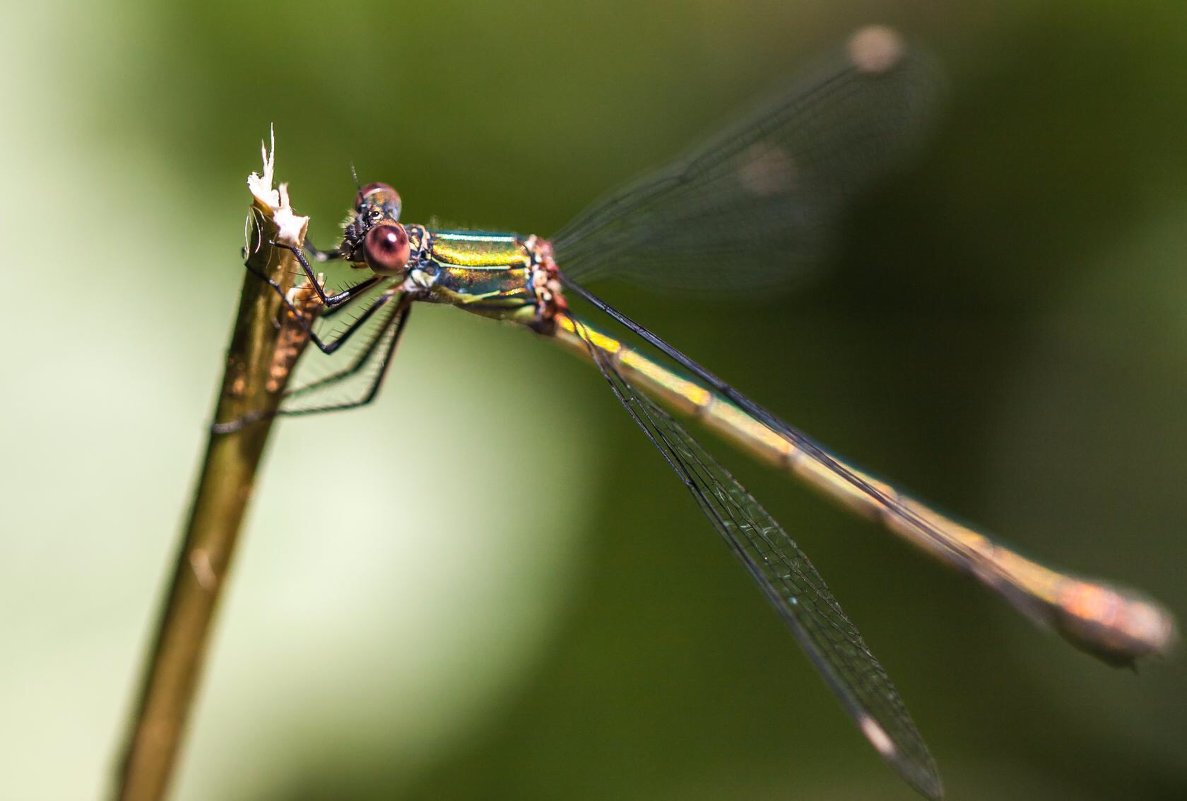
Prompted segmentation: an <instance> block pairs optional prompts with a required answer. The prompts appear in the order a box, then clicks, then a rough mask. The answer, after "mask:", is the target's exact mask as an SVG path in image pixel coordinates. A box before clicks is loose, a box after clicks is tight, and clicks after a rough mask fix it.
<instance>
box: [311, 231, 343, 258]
mask: <svg viewBox="0 0 1187 801" xmlns="http://www.w3.org/2000/svg"><path fill="white" fill-rule="evenodd" d="M305 252H306V253H308V254H309V255H310V256H312V257H313V260H314V261H316V262H317V263H318V264H323V263H325V262H327V261H333V260H335V259H340V258H342V252H341V251H340V250H338V248H334V249H333V250H319V249H318V247H317V246H316V245H314V244H313V243H312V242H310V241H309V237H305Z"/></svg>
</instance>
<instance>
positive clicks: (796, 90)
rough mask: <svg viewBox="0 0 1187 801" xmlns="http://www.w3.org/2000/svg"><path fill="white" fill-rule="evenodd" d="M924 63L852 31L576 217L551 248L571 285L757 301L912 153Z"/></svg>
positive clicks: (804, 262)
mask: <svg viewBox="0 0 1187 801" xmlns="http://www.w3.org/2000/svg"><path fill="white" fill-rule="evenodd" d="M938 87H939V81H938V79H937V76H936V73H935V70H934V69H933V67H932V65H931V62H930V61H929V60H928V59H927V58H926V57H925V56H924V55H923V54H920V53H914V52H910V51H908V50H907V48H906V46H905V45H904V43H903V42H902V40H901V39H899V37H898V35H897V34H896V33H894V32H893V31H891V30H889V29H887V28H882V27H871V28H866V29H863V30H862V31H859V32H858V33H857V34H856V35H854V36H853V37H852V39H851V40H850V41H849V44H848V46H847V47H846V48H845V50H844V52H843V53H842V54H841V55H840V56H834V57H833V58H831V59H828V60H826V61H824V62H823V63H821V64H818V65H817V66H816V67H815V68H814V69H812V70H810V71H809V72H808V73H807V74H806V75H804V76H803V77H802V78H801V79H800V80H799V81H797V82H795V83H794V84H792V86H790V87H789V88H788V89H787V90H785V91H784V92H783V93H782V94H781V95H780V96H779V97H777V98H776V99H775V100H773V101H772V102H770V103H769V104H767V105H766V106H765V107H763V108H761V109H760V110H759V111H757V112H756V113H754V114H752V115H750V116H749V117H748V118H746V119H744V120H743V121H742V122H740V123H738V124H737V125H734V126H733V127H731V128H728V129H727V130H725V131H723V132H721V133H720V134H718V135H717V136H716V137H714V138H712V139H711V140H709V141H708V142H706V143H705V144H704V145H702V146H701V147H700V148H699V149H697V150H695V151H693V152H691V153H689V154H688V155H686V156H685V157H684V158H682V159H679V160H677V161H676V162H674V163H672V164H671V165H669V166H668V167H665V168H663V169H661V170H659V171H657V172H655V173H654V174H652V175H650V176H647V177H646V178H644V179H643V180H641V181H639V182H637V183H635V184H634V185H632V186H629V187H627V188H626V189H624V190H623V191H621V192H619V193H617V194H614V195H610V196H609V197H607V198H605V199H603V200H602V201H601V202H599V203H597V204H595V205H594V206H592V207H591V208H589V209H587V210H586V211H585V212H583V213H582V214H581V215H579V216H578V217H577V218H576V219H575V220H573V221H572V222H571V223H570V224H569V225H567V226H566V227H565V228H564V229H562V230H561V231H560V232H559V233H558V234H556V236H554V237H553V238H552V242H553V246H554V250H555V253H556V256H557V261H558V263H559V264H560V266H561V268H562V269H564V271H565V272H566V273H567V274H568V275H569V276H571V277H572V278H574V279H578V280H588V279H593V278H605V277H617V278H623V279H626V280H630V281H633V282H636V283H641V284H647V285H652V286H657V287H679V288H686V289H692V290H694V291H696V290H700V291H707V290H720V289H722V288H730V287H735V288H739V289H758V288H763V287H770V286H775V285H778V284H781V283H786V282H788V281H790V280H793V279H794V278H795V277H797V276H800V275H802V274H803V272H804V270H805V268H806V267H808V266H810V265H811V264H812V263H813V262H815V261H818V260H819V259H820V257H821V256H822V254H823V253H824V252H825V251H826V249H827V246H828V244H829V242H828V240H829V233H830V229H831V228H832V227H833V225H832V224H833V222H834V221H835V219H836V217H837V214H838V212H839V211H840V210H841V209H842V207H843V206H844V205H845V204H846V203H847V202H848V201H849V200H850V199H851V198H853V196H854V195H856V194H857V193H859V192H860V191H862V190H863V189H864V188H866V187H867V186H868V185H869V184H870V183H871V181H873V180H874V179H876V178H877V177H879V176H880V175H882V174H884V173H885V172H887V171H888V170H889V169H890V168H892V167H893V166H895V165H896V164H898V163H900V162H901V161H902V160H903V158H904V156H905V155H907V154H909V153H910V152H911V150H912V149H913V146H915V145H917V144H918V143H919V142H920V141H921V139H922V134H923V132H924V130H925V128H926V127H927V125H926V123H927V122H928V120H929V118H930V117H931V111H932V109H933V107H934V106H935V104H936V99H937V95H938V94H939V93H938Z"/></svg>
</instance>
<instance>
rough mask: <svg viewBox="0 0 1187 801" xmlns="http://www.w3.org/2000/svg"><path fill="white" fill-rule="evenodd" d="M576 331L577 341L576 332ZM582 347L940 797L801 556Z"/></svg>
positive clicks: (809, 642)
mask: <svg viewBox="0 0 1187 801" xmlns="http://www.w3.org/2000/svg"><path fill="white" fill-rule="evenodd" d="M577 330H578V333H579V335H582V331H583V328H582V326H581V325H580V324H578V326H577ZM586 344H587V346H588V348H589V352H590V355H591V356H592V358H593V359H594V361H595V362H596V363H597V365H598V367H599V368H600V369H601V371H602V374H603V375H604V376H605V377H606V380H607V381H608V382H609V383H610V386H611V388H612V389H613V390H614V394H615V395H616V396H617V397H618V400H619V401H620V402H621V403H622V405H623V407H624V408H626V410H627V412H629V413H630V415H631V417H632V418H634V420H635V422H636V423H637V424H638V425H639V427H640V428H641V429H643V431H644V433H646V434H647V437H648V438H649V439H650V440H651V441H652V443H653V444H654V445H655V446H656V447H657V448H658V449H659V451H660V452H661V453H662V454H663V455H664V458H665V459H666V460H667V462H668V464H669V465H670V466H671V467H672V469H673V470H675V471H676V474H677V475H679V476H680V478H681V480H682V481H683V482H684V484H685V486H686V487H688V490H689V492H691V493H692V495H693V497H694V498H695V499H696V501H697V504H698V505H699V506H700V507H701V511H702V512H704V514H705V516H706V517H708V518H709V521H710V522H711V523H712V524H713V526H714V527H715V528H716V529H717V531H718V532H719V533H720V534H721V536H722V537H723V538H725V541H726V543H727V544H728V545H729V546H730V548H731V550H733V552H734V554H735V555H736V556H737V557H738V558H739V559H740V560H741V561H742V564H743V565H745V567H746V569H747V570H748V571H749V572H750V575H751V576H752V577H753V578H754V580H755V581H756V582H757V583H758V586H759V588H760V589H761V590H762V591H763V594H764V595H766V596H767V599H768V600H769V601H770V602H771V603H772V604H773V605H774V606H775V608H776V609H777V610H778V611H779V614H780V615H781V616H782V617H783V619H784V620H785V621H786V622H787V625H788V626H789V627H790V628H791V631H792V634H794V635H795V638H796V639H797V640H798V641H799V643H800V645H801V646H802V647H803V649H804V651H805V652H807V654H808V658H809V659H811V660H812V663H813V664H814V665H815V667H816V669H817V670H818V671H819V672H820V674H821V676H823V678H824V680H825V682H826V683H827V684H828V686H829V687H830V688H832V690H833V692H834V693H836V695H837V697H838V698H839V699H840V701H841V705H842V706H843V707H844V708H845V710H846V712H848V713H849V715H850V717H852V718H853V720H854V722H855V723H857V726H858V728H859V729H860V730H861V732H862V734H863V735H865V737H866V739H867V740H869V741H870V743H871V744H872V745H873V746H874V748H875V749H876V750H877V751H878V753H880V754H881V755H882V757H883V758H884V759H886V760H887V761H888V762H889V763H890V764H891V765H892V766H893V767H894V768H895V770H897V771H898V772H899V774H900V775H901V776H902V777H903V778H904V779H906V781H907V782H908V783H909V784H911V785H912V786H913V787H915V788H916V789H917V790H919V791H920V792H922V793H923V794H924V795H926V796H928V797H929V798H940V796H941V795H942V793H943V789H942V786H941V782H940V777H939V773H938V771H937V769H936V765H935V762H934V760H933V759H932V756H931V754H930V753H929V752H928V750H927V746H926V745H925V744H924V742H923V738H922V736H921V735H920V734H919V731H918V730H917V729H916V728H915V724H914V722H913V721H912V720H911V716H910V714H909V713H908V712H907V709H906V706H905V705H904V704H903V702H902V699H900V698H899V694H898V691H897V690H896V689H895V687H894V684H893V683H892V682H891V681H890V678H889V677H888V676H887V675H886V671H885V670H884V669H883V667H882V665H881V664H880V663H879V662H878V660H877V659H876V658H875V657H874V655H873V654H871V653H870V650H869V648H867V647H866V644H865V642H863V641H862V638H861V635H860V634H859V633H858V632H857V628H856V627H855V626H854V625H853V623H852V622H851V621H850V620H849V618H848V617H846V615H845V613H844V612H843V611H842V610H841V607H840V604H838V603H837V601H836V599H835V598H833V596H832V593H831V592H829V589H828V587H827V586H826V585H825V583H824V579H822V578H821V577H820V574H819V573H817V572H816V569H815V568H814V567H812V564H811V563H810V562H809V561H808V557H807V556H805V555H804V553H803V551H801V550H800V549H799V546H797V545H796V544H795V542H794V541H793V540H792V539H791V537H790V536H788V534H787V532H785V531H784V530H783V529H782V528H781V527H780V526H779V524H778V523H776V522H775V520H774V519H773V518H772V517H771V516H770V514H769V513H768V512H767V511H766V510H765V509H763V507H762V506H761V505H759V503H758V501H756V500H755V499H754V498H753V497H751V496H750V494H749V493H748V492H747V491H746V490H745V489H744V488H743V487H742V485H741V484H739V483H738V481H737V479H735V478H734V477H733V476H732V475H730V473H729V472H728V471H727V470H726V469H725V468H724V467H722V466H721V464H720V463H718V462H717V461H716V460H715V459H714V458H713V457H712V456H710V455H709V453H708V452H707V451H705V449H704V448H702V447H701V446H700V445H699V444H698V443H697V442H696V441H695V440H694V439H693V438H692V436H691V435H690V434H689V433H688V432H687V431H686V430H685V429H684V428H683V427H682V426H681V425H680V424H679V423H677V422H676V421H675V420H673V419H672V418H671V417H670V416H669V415H668V414H667V413H666V412H664V411H663V410H662V409H660V408H659V407H658V406H656V405H655V404H654V403H653V402H652V401H651V400H650V399H648V398H646V397H645V396H643V395H641V394H640V393H639V392H637V391H636V390H635V389H634V388H633V387H632V386H631V385H630V384H629V383H627V382H626V381H625V380H624V379H623V378H622V376H621V375H620V374H619V373H618V370H617V368H616V367H615V366H614V364H613V362H612V359H611V357H610V356H608V355H607V354H606V353H605V352H603V351H601V350H599V349H598V348H596V347H594V346H593V345H592V344H591V343H589V342H588V341H587V342H586Z"/></svg>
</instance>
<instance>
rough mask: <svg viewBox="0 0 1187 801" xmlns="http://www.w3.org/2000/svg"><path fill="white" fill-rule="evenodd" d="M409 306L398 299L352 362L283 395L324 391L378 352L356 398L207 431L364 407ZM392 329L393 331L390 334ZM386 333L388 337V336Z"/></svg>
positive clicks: (255, 415)
mask: <svg viewBox="0 0 1187 801" xmlns="http://www.w3.org/2000/svg"><path fill="white" fill-rule="evenodd" d="M411 306H412V301H411V298H409V297H408V296H407V295H404V296H401V298H400V300H399V302H398V305H397V307H396V309H395V311H393V312H392V316H391V319H389V320H388V321H387V322H385V323H384V324H383V325H382V326H381V327H380V328H379V329H378V330H377V331H376V333H375V335H374V337H373V338H372V339H371V341H370V342H368V343H367V344H366V346H365V347H364V348H363V350H362V351H360V352H359V354H358V355H357V356H355V357H354V360H353V362H352V363H351V364H350V365H349V366H347V367H344V368H342V369H341V370H337V371H335V372H333V373H331V374H329V375H327V376H324V377H322V378H319V379H318V380H316V381H314V382H312V383H310V384H306V385H305V386H303V387H297V388H296V389H293V390H290V391H288V392H286V393H285V398H286V399H287V398H295V397H299V396H301V395H305V394H307V393H311V392H315V391H318V390H324V389H325V388H326V387H330V386H333V385H334V384H338V383H341V382H342V381H345V380H346V379H349V378H351V377H353V376H355V375H357V374H358V373H360V372H361V371H362V370H363V369H364V368H366V367H367V366H368V364H371V363H372V362H373V360H374V358H375V355H376V353H377V352H379V351H383V355H382V358H381V359H380V361H379V369H378V370H377V371H376V375H375V378H374V379H373V380H372V381H371V382H370V383H369V384H368V385H367V388H366V391H365V392H364V393H363V395H362V396H361V397H359V398H355V399H352V400H349V401H343V402H341V403H332V404H326V405H324V406H311V407H306V408H303V409H277V410H273V411H258V412H249V413H248V414H245V415H243V416H242V417H239V418H237V419H235V420H228V421H227V422H224V423H215V424H213V425H212V426H211V431H212V432H213V433H215V434H232V433H234V432H236V431H241V430H242V429H244V428H246V427H247V426H249V425H252V424H253V423H258V422H260V421H261V420H267V419H271V418H273V417H279V416H289V417H293V416H297V415H307V414H320V413H323V412H333V411H340V410H345V409H354V408H357V407H359V406H365V405H367V404H368V403H371V402H372V401H373V400H374V399H375V396H376V395H377V394H378V392H379V387H380V385H381V384H382V383H383V379H384V377H385V375H386V373H387V368H388V365H389V364H390V362H391V358H392V355H393V354H394V352H395V349H396V343H397V342H399V340H400V336H401V334H403V332H404V325H405V324H406V323H407V321H408V315H409V311H410V309H411ZM393 329H394V330H393ZM389 332H390V333H389Z"/></svg>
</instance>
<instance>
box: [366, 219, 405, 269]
mask: <svg viewBox="0 0 1187 801" xmlns="http://www.w3.org/2000/svg"><path fill="white" fill-rule="evenodd" d="M410 255H411V249H410V246H409V244H408V232H407V231H405V230H404V226H402V225H400V224H399V223H384V224H383V225H377V226H375V227H374V228H372V229H371V230H370V231H368V232H367V237H366V239H364V240H363V258H364V259H366V261H367V266H368V267H370V268H371V269H372V270H374V271H375V272H377V273H389V274H390V273H399V272H401V271H402V270H403V269H404V267H406V266H407V265H408V258H409V256H410Z"/></svg>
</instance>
